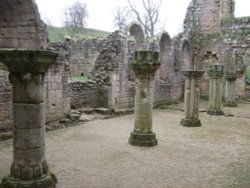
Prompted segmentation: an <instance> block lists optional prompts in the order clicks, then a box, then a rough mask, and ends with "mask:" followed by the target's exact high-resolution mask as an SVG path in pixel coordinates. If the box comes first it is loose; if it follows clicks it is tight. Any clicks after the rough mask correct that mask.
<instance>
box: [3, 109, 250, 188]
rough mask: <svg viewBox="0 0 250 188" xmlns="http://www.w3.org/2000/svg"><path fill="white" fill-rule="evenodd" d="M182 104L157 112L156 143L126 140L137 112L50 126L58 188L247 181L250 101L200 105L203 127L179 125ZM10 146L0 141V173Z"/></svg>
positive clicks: (227, 185)
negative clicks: (214, 107) (217, 108)
mask: <svg viewBox="0 0 250 188" xmlns="http://www.w3.org/2000/svg"><path fill="white" fill-rule="evenodd" d="M205 105H206V104H203V106H201V109H205ZM181 109H182V105H175V106H171V107H170V108H169V109H166V110H155V111H154V113H153V115H154V116H153V122H154V123H153V124H154V132H155V133H156V134H157V138H158V142H159V144H158V146H156V147H153V148H140V147H132V146H130V145H129V144H128V138H129V135H130V131H132V130H133V122H134V115H127V116H122V117H116V118H112V119H105V120H94V121H90V122H87V123H84V124H81V125H79V126H74V127H69V128H65V129H61V130H55V131H51V132H48V133H47V158H48V161H49V163H50V168H51V171H52V172H54V173H55V174H56V175H57V178H58V181H59V183H58V188H249V187H250V104H239V107H238V108H223V110H224V111H225V113H226V116H209V115H207V114H206V113H205V112H201V113H200V119H201V121H202V127H198V128H187V127H182V126H180V120H181V118H183V117H184V112H183V111H181ZM202 111H203V110H202ZM11 145H12V141H11V140H9V141H4V142H1V143H0V177H3V176H4V175H6V174H8V173H9V166H10V163H11V160H12V148H11Z"/></svg>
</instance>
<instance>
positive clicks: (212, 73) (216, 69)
mask: <svg viewBox="0 0 250 188" xmlns="http://www.w3.org/2000/svg"><path fill="white" fill-rule="evenodd" d="M223 74H224V66H223V65H218V64H216V65H210V66H209V70H208V76H209V107H208V111H207V113H208V114H210V115H223V114H224V113H223V111H222V110H221V79H222V77H223Z"/></svg>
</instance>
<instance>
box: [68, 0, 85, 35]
mask: <svg viewBox="0 0 250 188" xmlns="http://www.w3.org/2000/svg"><path fill="white" fill-rule="evenodd" d="M64 15H65V21H64V24H65V26H66V28H67V30H68V33H69V35H70V36H74V35H75V34H79V33H80V31H81V30H82V28H84V27H86V25H87V19H88V16H89V15H88V10H87V4H86V3H80V2H75V3H74V4H72V5H71V6H69V7H67V8H66V9H65V11H64Z"/></svg>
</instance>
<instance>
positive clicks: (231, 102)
mask: <svg viewBox="0 0 250 188" xmlns="http://www.w3.org/2000/svg"><path fill="white" fill-rule="evenodd" d="M236 79H237V74H236V72H235V71H226V72H225V80H226V87H225V103H224V106H226V107H237V104H236V102H235V81H236Z"/></svg>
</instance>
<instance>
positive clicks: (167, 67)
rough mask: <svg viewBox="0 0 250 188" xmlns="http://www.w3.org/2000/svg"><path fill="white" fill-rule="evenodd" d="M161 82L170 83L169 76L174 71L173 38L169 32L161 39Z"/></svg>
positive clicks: (164, 33)
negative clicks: (172, 58)
mask: <svg viewBox="0 0 250 188" xmlns="http://www.w3.org/2000/svg"><path fill="white" fill-rule="evenodd" d="M159 45H160V62H161V67H160V80H161V81H167V80H168V81H169V80H170V79H169V76H170V75H169V74H170V73H171V72H172V71H173V66H172V65H171V52H172V43H171V38H170V36H169V34H168V33H167V32H163V33H162V34H161V37H160V44H159Z"/></svg>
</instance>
